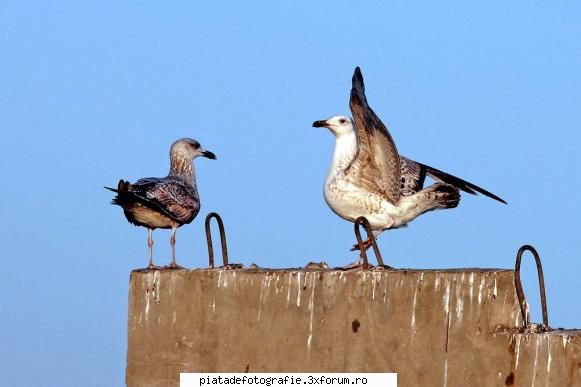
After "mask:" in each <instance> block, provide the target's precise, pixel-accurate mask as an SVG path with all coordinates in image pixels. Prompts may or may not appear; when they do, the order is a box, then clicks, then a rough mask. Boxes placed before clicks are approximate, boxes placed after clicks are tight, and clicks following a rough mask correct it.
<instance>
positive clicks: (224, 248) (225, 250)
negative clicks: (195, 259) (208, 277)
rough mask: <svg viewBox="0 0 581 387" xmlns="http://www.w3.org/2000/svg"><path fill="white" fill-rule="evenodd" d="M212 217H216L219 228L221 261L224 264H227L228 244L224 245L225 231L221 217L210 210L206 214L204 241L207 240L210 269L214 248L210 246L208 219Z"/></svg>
mask: <svg viewBox="0 0 581 387" xmlns="http://www.w3.org/2000/svg"><path fill="white" fill-rule="evenodd" d="M212 218H215V219H216V222H217V223H218V228H219V229H220V243H221V244H222V261H223V263H224V266H227V265H228V246H227V245H226V231H224V222H222V218H221V217H220V215H218V214H217V213H215V212H210V213H209V214H208V216H206V241H207V242H208V260H209V262H210V269H213V268H214V248H213V247H212V231H211V230H210V221H211V220H212Z"/></svg>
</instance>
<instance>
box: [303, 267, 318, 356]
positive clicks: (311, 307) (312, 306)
mask: <svg viewBox="0 0 581 387" xmlns="http://www.w3.org/2000/svg"><path fill="white" fill-rule="evenodd" d="M315 280H316V275H315V274H314V273H312V274H311V298H310V299H309V310H310V312H311V318H310V321H309V337H308V339H307V351H308V352H309V356H310V353H311V343H312V341H313V318H314V316H315V284H316V281H315ZM305 281H306V278H305Z"/></svg>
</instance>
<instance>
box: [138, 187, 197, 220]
mask: <svg viewBox="0 0 581 387" xmlns="http://www.w3.org/2000/svg"><path fill="white" fill-rule="evenodd" d="M130 192H131V193H132V194H134V195H135V196H137V197H139V198H140V199H142V200H143V201H145V202H146V203H147V204H146V203H144V204H146V205H147V206H148V207H150V208H151V209H154V210H158V211H159V212H161V213H163V214H165V215H167V216H169V217H170V218H172V219H173V220H175V221H176V222H178V223H181V224H184V223H189V222H191V221H192V219H193V218H194V216H196V215H197V213H198V211H199V209H200V201H199V199H198V194H197V192H196V190H195V189H194V188H193V187H192V186H190V185H189V184H187V183H185V182H183V181H181V180H179V179H167V178H163V179H158V178H147V179H141V180H138V181H137V182H136V183H135V184H131V186H130Z"/></svg>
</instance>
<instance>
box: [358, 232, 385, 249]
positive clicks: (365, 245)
mask: <svg viewBox="0 0 581 387" xmlns="http://www.w3.org/2000/svg"><path fill="white" fill-rule="evenodd" d="M383 231H384V230H375V231H373V237H374V238H375V239H377V237H378V236H379V234H381V233H382V232H383ZM371 245H372V243H371V239H370V238H368V239H366V240H365V241H363V248H364V249H365V251H367V250H368V249H369V248H370V247H371ZM356 250H359V243H355V244H354V245H353V247H351V251H356Z"/></svg>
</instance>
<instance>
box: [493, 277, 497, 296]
mask: <svg viewBox="0 0 581 387" xmlns="http://www.w3.org/2000/svg"><path fill="white" fill-rule="evenodd" d="M497 292H498V289H497V287H496V277H494V290H493V291H492V297H494V298H496V295H497Z"/></svg>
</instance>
